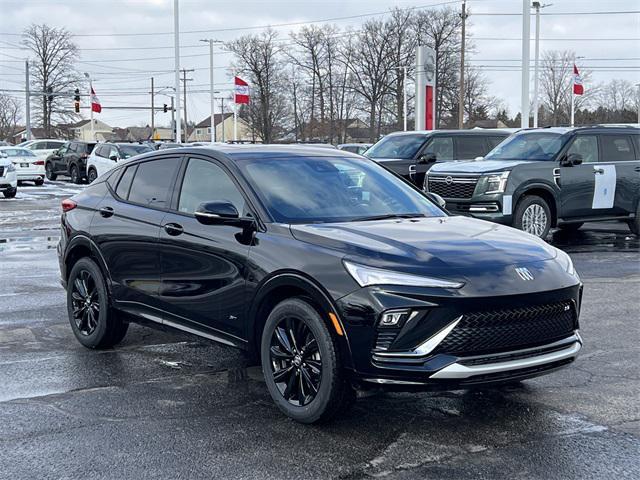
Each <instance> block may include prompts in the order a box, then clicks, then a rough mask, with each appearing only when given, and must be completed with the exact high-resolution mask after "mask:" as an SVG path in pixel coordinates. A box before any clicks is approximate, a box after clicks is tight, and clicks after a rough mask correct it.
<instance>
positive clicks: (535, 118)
mask: <svg viewBox="0 0 640 480" xmlns="http://www.w3.org/2000/svg"><path fill="white" fill-rule="evenodd" d="M551 5H553V4H552V3H546V4H544V5H542V4H541V3H540V2H533V8H535V10H536V45H535V65H534V74H533V127H534V128H536V127H537V126H538V108H539V107H538V105H539V98H538V82H539V73H538V71H539V70H538V68H539V63H540V9H541V8H546V7H550V6H551Z"/></svg>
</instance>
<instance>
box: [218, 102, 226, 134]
mask: <svg viewBox="0 0 640 480" xmlns="http://www.w3.org/2000/svg"><path fill="white" fill-rule="evenodd" d="M219 100H220V116H221V117H222V143H224V141H225V138H224V123H225V118H224V97H220V99H219Z"/></svg>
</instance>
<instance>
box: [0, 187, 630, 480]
mask: <svg viewBox="0 0 640 480" xmlns="http://www.w3.org/2000/svg"><path fill="white" fill-rule="evenodd" d="M81 188H82V187H77V186H73V185H69V184H67V183H65V182H53V183H47V184H45V186H44V187H41V188H38V187H23V188H20V190H19V193H18V196H17V197H16V199H14V200H4V199H0V478H7V479H23V478H24V479H32V478H92V479H94V478H96V479H99V478H189V479H193V478H256V479H270V478H274V479H275V478H278V479H281V478H292V479H293V478H343V479H360V478H369V477H383V478H403V479H404V478H452V479H460V478H540V479H554V478H557V479H574V478H575V479H578V478H634V479H636V478H640V401H639V399H640V371H639V369H638V364H639V363H640V349H639V347H638V344H639V340H640V327H639V324H638V312H639V311H640V245H639V242H638V239H637V238H636V237H634V236H632V235H631V234H630V233H629V231H628V229H627V227H626V225H623V224H615V223H607V224H587V225H585V226H584V227H583V228H582V229H581V230H580V231H578V232H576V233H571V234H568V233H566V232H555V233H553V234H552V235H551V236H550V237H549V241H551V242H552V243H554V244H556V245H558V246H559V247H561V248H563V249H565V250H566V251H567V252H569V253H570V255H571V257H572V258H573V260H574V262H575V265H576V268H577V270H578V271H579V272H580V274H581V276H582V278H583V281H584V283H585V294H584V305H583V312H582V317H581V324H582V335H583V337H584V339H585V342H586V345H585V348H584V350H583V352H582V355H581V356H580V357H579V359H578V360H577V361H576V362H575V363H574V364H573V365H572V366H570V367H569V368H568V369H565V370H562V371H560V372H556V373H554V374H552V375H549V376H546V377H541V378H538V379H534V380H528V381H525V382H523V383H522V384H518V385H516V386H509V387H503V388H497V389H488V390H475V391H455V392H442V393H421V394H402V393H394V394H378V395H373V396H368V397H365V398H360V399H359V400H358V402H357V403H356V406H355V407H354V408H353V410H351V411H350V412H349V414H348V415H347V416H345V417H344V418H342V419H339V420H337V421H335V422H333V423H331V424H329V425H325V426H317V427H316V426H311V427H310V426H303V425H299V424H297V423H295V422H293V421H291V420H289V419H287V418H285V417H284V416H283V415H282V414H280V412H279V411H278V410H277V408H276V407H275V406H274V405H273V403H272V401H271V399H270V397H269V394H268V392H267V390H266V388H265V385H264V382H263V381H262V378H261V372H260V370H259V368H256V367H247V366H246V362H245V360H244V358H243V357H242V356H241V355H240V354H239V353H238V352H237V351H235V350H232V349H229V348H226V347H222V346H217V345H214V344H211V343H208V342H205V341H202V340H200V339H197V338H195V337H191V336H186V335H183V334H178V333H176V334H174V333H166V332H159V331H156V330H151V329H146V328H143V327H140V326H136V325H133V326H132V327H131V328H130V330H129V334H128V335H127V337H126V338H125V340H124V341H123V343H122V344H121V345H119V346H118V347H117V348H115V349H112V350H106V351H99V352H96V351H89V350H87V349H84V348H83V347H81V346H80V345H79V344H78V343H77V342H76V340H75V338H74V337H73V334H72V333H71V329H70V328H69V326H68V323H67V320H66V311H65V310H66V309H65V301H64V298H65V297H64V291H63V290H62V288H61V287H60V285H59V282H58V267H57V259H56V253H55V245H56V243H57V240H58V231H57V228H58V218H57V217H58V215H59V204H60V201H61V200H62V198H64V197H66V196H69V195H71V194H73V193H75V192H77V191H79V190H80V189H81Z"/></svg>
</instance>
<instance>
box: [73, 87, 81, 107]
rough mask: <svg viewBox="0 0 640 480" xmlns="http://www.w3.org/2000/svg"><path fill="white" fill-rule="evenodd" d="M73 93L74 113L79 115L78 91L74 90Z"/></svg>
mask: <svg viewBox="0 0 640 480" xmlns="http://www.w3.org/2000/svg"><path fill="white" fill-rule="evenodd" d="M73 93H74V94H75V95H74V97H73V103H74V106H75V111H76V113H80V90H79V89H77V88H76V89H75V91H74V92H73Z"/></svg>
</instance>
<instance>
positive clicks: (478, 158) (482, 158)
mask: <svg viewBox="0 0 640 480" xmlns="http://www.w3.org/2000/svg"><path fill="white" fill-rule="evenodd" d="M474 160H475V161H476V162H479V161H480V160H484V157H483V156H480V157H476V158H474Z"/></svg>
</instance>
